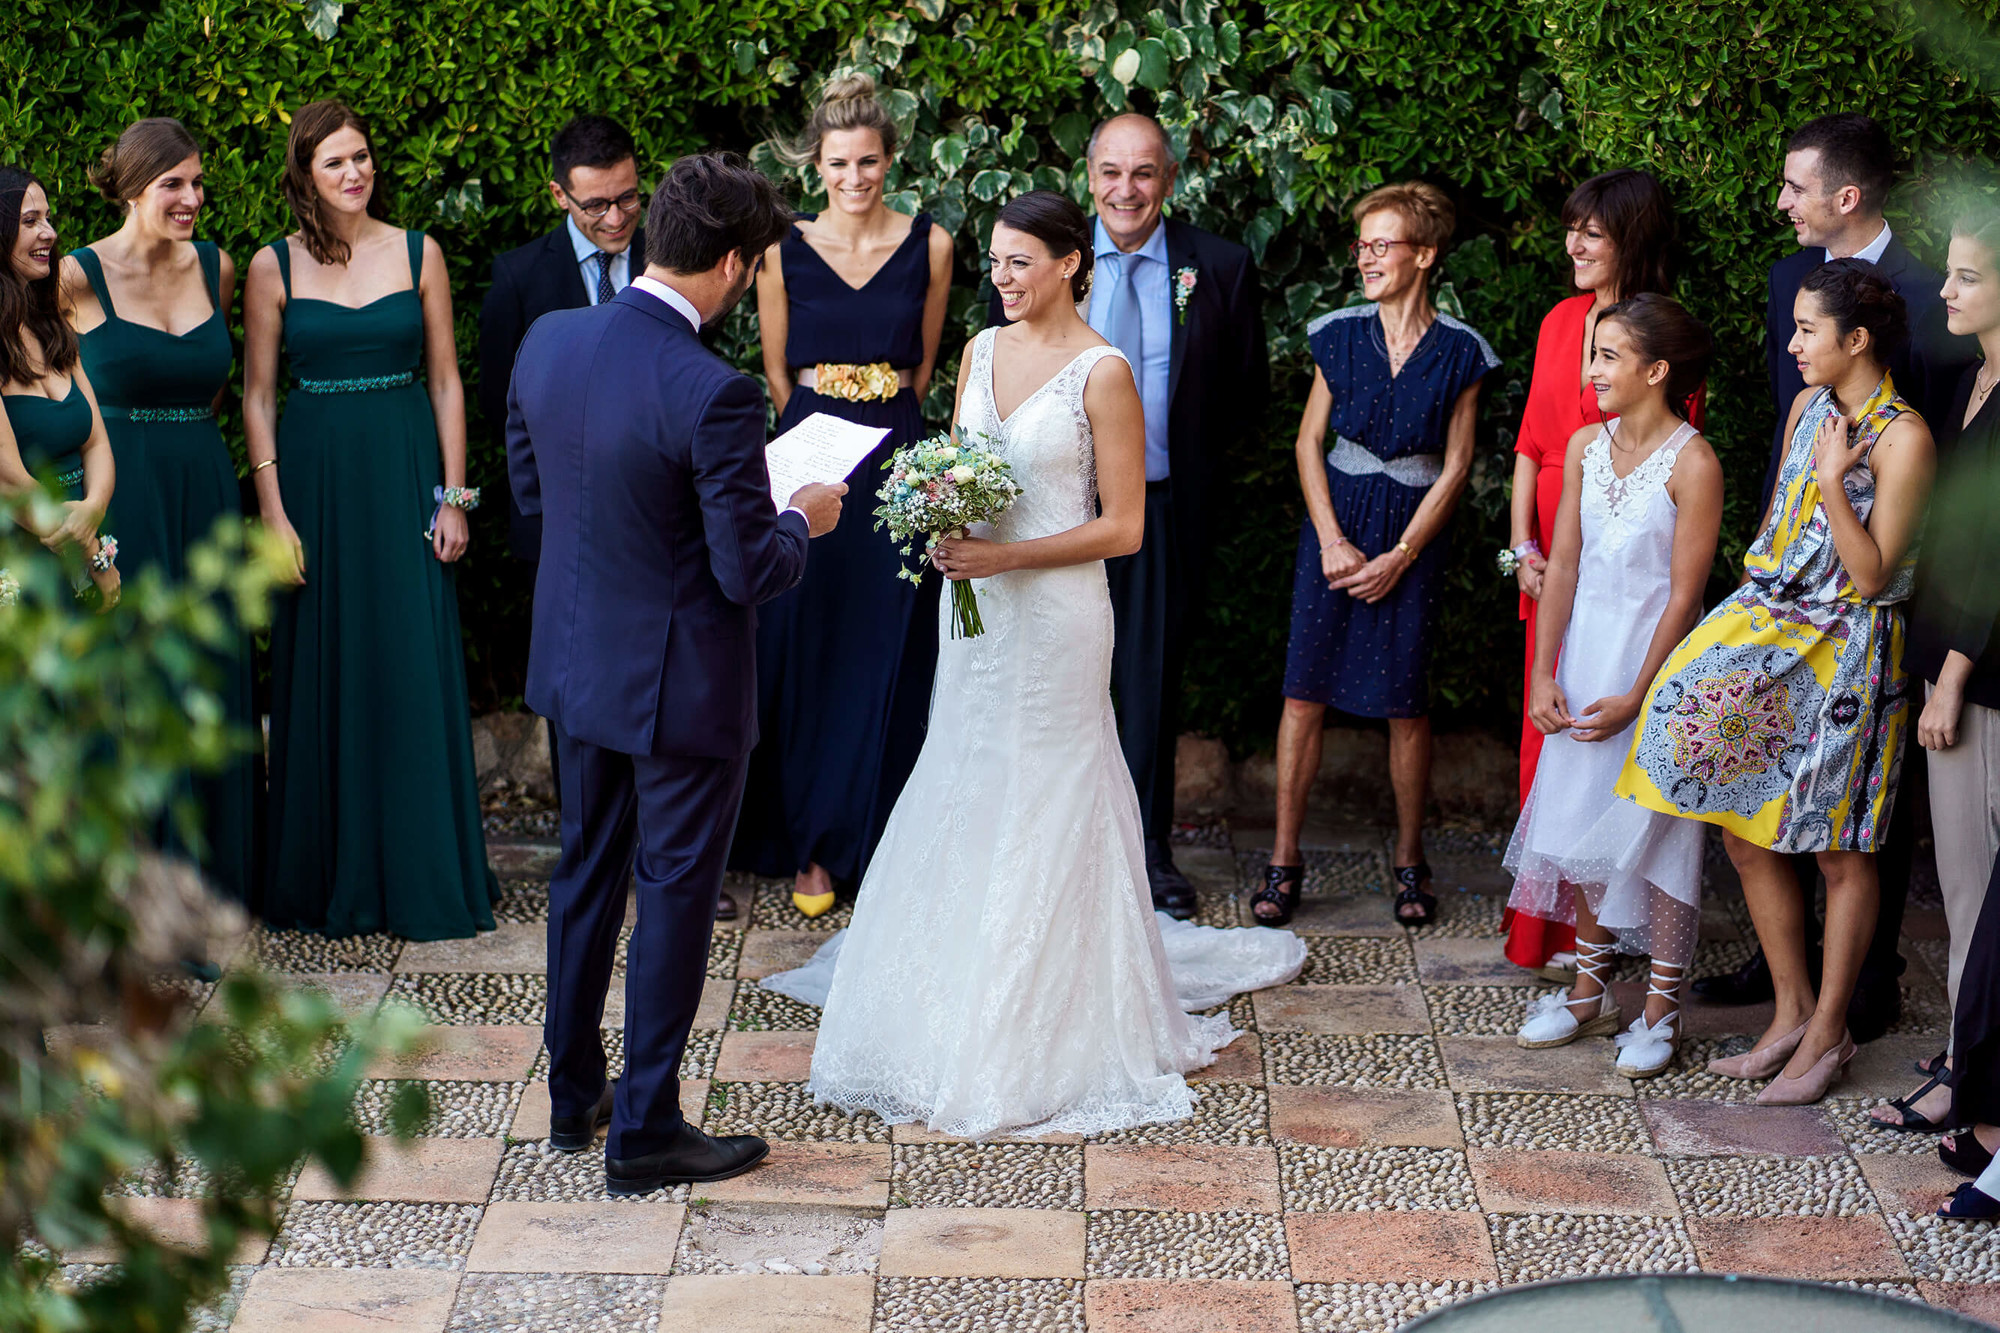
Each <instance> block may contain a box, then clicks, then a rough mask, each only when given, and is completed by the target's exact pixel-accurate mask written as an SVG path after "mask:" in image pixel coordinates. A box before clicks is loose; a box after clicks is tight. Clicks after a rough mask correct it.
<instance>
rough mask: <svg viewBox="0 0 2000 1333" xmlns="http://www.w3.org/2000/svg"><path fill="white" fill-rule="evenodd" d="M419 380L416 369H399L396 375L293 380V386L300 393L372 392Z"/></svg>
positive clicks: (403, 386) (406, 385) (406, 384)
mask: <svg viewBox="0 0 2000 1333" xmlns="http://www.w3.org/2000/svg"><path fill="white" fill-rule="evenodd" d="M416 382H417V372H416V371H414V370H404V371H399V372H397V373H396V374H394V375H367V376H364V377H363V378H361V379H354V380H308V379H298V380H293V381H292V387H293V388H294V389H297V390H298V391H299V392H300V393H371V392H373V391H374V390H376V389H406V388H408V387H409V386H410V385H412V384H415V383H416Z"/></svg>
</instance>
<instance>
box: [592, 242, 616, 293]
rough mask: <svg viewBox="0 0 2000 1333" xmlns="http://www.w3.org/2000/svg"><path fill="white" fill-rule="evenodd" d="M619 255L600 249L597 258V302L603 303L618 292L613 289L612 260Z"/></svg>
mask: <svg viewBox="0 0 2000 1333" xmlns="http://www.w3.org/2000/svg"><path fill="white" fill-rule="evenodd" d="M616 258H617V256H616V255H614V254H611V253H610V252H609V251H605V250H599V251H598V252H597V255H596V259H597V304H599V305H603V304H604V303H605V302H606V301H609V300H610V299H611V298H612V297H613V296H615V295H616V294H617V293H615V292H613V291H612V290H611V261H612V260H613V259H616Z"/></svg>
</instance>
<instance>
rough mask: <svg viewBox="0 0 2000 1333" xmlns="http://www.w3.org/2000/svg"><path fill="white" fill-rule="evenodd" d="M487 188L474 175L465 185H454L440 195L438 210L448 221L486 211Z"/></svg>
mask: <svg viewBox="0 0 2000 1333" xmlns="http://www.w3.org/2000/svg"><path fill="white" fill-rule="evenodd" d="M485 209H486V188H485V186H483V185H482V184H481V183H480V180H479V177H477V176H474V177H473V178H472V179H470V180H468V181H466V182H465V183H464V184H463V185H454V186H452V187H451V188H450V189H448V190H446V191H445V192H444V193H443V194H442V195H440V196H439V197H438V202H437V212H438V216H439V217H440V218H443V219H444V220H445V221H446V222H458V221H461V220H463V219H464V218H465V217H466V216H467V215H469V214H473V213H480V212H484V211H485Z"/></svg>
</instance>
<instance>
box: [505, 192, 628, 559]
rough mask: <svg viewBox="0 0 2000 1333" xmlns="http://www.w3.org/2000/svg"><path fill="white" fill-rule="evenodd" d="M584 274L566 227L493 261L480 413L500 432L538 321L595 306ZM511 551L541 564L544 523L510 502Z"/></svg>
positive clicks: (509, 537)
mask: <svg viewBox="0 0 2000 1333" xmlns="http://www.w3.org/2000/svg"><path fill="white" fill-rule="evenodd" d="M626 254H627V255H628V256H629V259H628V261H627V262H628V263H629V264H630V265H631V270H630V271H631V274H632V276H633V277H635V278H636V277H638V276H639V274H640V273H641V272H642V271H643V270H644V269H645V267H646V258H645V256H646V229H645V228H644V227H637V228H634V229H633V232H632V248H631V249H630V250H627V251H626ZM583 284H584V278H583V271H582V269H581V268H580V267H579V266H578V264H577V262H576V247H575V246H573V245H571V244H570V239H569V227H568V225H567V224H565V225H563V226H560V227H557V228H556V229H555V230H554V231H552V232H550V233H549V234H548V235H546V236H540V237H537V238H536V239H534V240H532V241H529V242H528V243H527V244H526V245H523V246H520V247H519V248H517V249H513V250H509V251H508V252H507V253H506V254H503V255H501V256H500V257H499V258H497V259H495V260H494V261H493V285H492V286H490V287H488V288H487V289H486V299H485V300H483V301H481V302H480V303H479V410H480V412H481V414H483V415H484V416H485V418H486V420H487V422H488V423H489V424H490V425H491V426H492V427H493V429H495V430H504V429H505V428H506V425H507V381H508V380H509V379H511V378H513V375H514V357H515V355H516V354H517V353H519V352H520V350H521V339H522V338H524V337H526V336H527V333H528V330H529V328H531V327H532V326H533V325H534V322H535V321H536V320H538V319H540V318H541V317H542V316H543V315H546V314H548V313H549V312H550V311H551V310H575V309H578V308H579V307H585V306H588V305H589V304H590V293H589V292H588V291H586V290H584V285H583ZM507 546H508V549H509V550H511V551H512V552H513V553H514V554H515V555H516V556H517V557H519V558H520V559H522V560H533V559H536V558H537V556H538V555H539V553H540V551H541V549H542V525H541V521H540V520H539V519H535V518H530V517H529V516H527V515H526V514H523V513H522V512H521V511H520V509H519V507H517V506H515V505H513V504H512V503H511V497H510V503H509V505H508V511H507Z"/></svg>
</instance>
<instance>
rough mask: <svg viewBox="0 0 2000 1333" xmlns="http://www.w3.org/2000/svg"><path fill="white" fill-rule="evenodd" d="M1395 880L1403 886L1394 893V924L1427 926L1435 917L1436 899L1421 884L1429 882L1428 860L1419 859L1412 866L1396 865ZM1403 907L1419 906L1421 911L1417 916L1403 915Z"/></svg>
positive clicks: (1429, 868)
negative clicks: (1400, 890)
mask: <svg viewBox="0 0 2000 1333" xmlns="http://www.w3.org/2000/svg"><path fill="white" fill-rule="evenodd" d="M1396 882H1397V883H1398V884H1400V885H1402V886H1403V889H1402V892H1400V893H1398V894H1397V895H1396V924H1397V925H1399V926H1428V925H1429V924H1430V923H1431V922H1432V921H1434V920H1436V919H1437V906H1438V900H1437V895H1436V894H1435V893H1431V892H1429V891H1427V890H1426V889H1425V888H1424V887H1423V886H1424V885H1426V884H1428V883H1430V882H1431V867H1430V862H1428V861H1419V862H1417V863H1416V864H1415V865H1413V866H1397V867H1396ZM1405 907H1419V908H1422V909H1423V911H1422V913H1421V915H1418V916H1405V915H1403V909H1404V908H1405Z"/></svg>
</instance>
